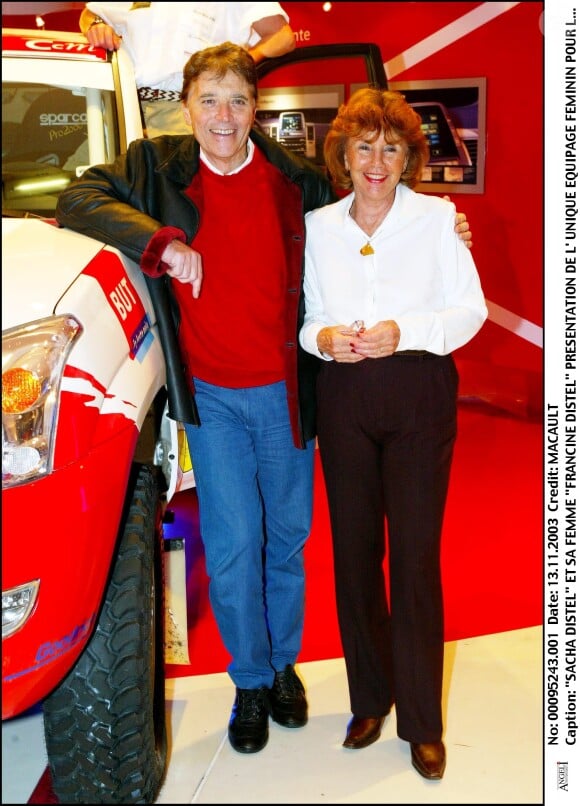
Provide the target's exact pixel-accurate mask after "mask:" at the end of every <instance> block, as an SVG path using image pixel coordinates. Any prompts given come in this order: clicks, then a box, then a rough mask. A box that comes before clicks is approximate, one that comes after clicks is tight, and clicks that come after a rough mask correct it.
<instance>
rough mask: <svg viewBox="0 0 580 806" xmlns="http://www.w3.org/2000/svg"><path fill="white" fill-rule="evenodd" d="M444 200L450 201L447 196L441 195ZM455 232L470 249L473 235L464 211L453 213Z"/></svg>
mask: <svg viewBox="0 0 580 806" xmlns="http://www.w3.org/2000/svg"><path fill="white" fill-rule="evenodd" d="M443 198H444V199H445V201H451V199H450V198H449V196H443ZM455 232H456V233H457V234H458V235H459V237H460V238H461V240H462V241H463V243H464V244H465V246H467V248H468V249H471V247H472V246H473V240H472V238H473V235H472V234H471V232H470V231H469V221H468V220H467V216H466V215H465V213H456V214H455Z"/></svg>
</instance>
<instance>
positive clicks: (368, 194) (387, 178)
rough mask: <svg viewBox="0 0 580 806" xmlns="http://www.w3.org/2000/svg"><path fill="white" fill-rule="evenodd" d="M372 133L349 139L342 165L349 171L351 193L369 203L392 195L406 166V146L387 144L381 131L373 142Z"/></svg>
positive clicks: (400, 141)
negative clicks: (351, 185) (352, 189)
mask: <svg viewBox="0 0 580 806" xmlns="http://www.w3.org/2000/svg"><path fill="white" fill-rule="evenodd" d="M374 136H375V132H370V133H369V134H367V135H363V136H362V137H349V138H348V140H347V142H346V150H345V157H344V162H345V165H346V168H347V170H349V171H350V178H351V179H352V184H353V187H354V192H355V193H356V194H357V195H358V196H362V197H364V198H365V199H368V200H369V201H371V200H374V201H383V200H386V199H387V198H388V197H389V196H390V195H391V194H393V193H394V192H395V188H396V187H397V185H398V183H399V180H400V178H401V174H402V173H403V171H404V170H405V168H406V167H407V146H406V144H405V143H404V142H403V141H402V140H399V141H397V142H392V141H391V142H387V140H386V139H385V134H384V132H381V133H380V135H379V136H378V137H377V138H376V140H374V142H372V139H373V138H374Z"/></svg>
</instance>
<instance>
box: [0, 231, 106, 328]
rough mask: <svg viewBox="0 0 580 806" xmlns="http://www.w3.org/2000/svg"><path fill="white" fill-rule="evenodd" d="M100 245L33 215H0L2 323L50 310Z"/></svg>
mask: <svg viewBox="0 0 580 806" xmlns="http://www.w3.org/2000/svg"><path fill="white" fill-rule="evenodd" d="M102 248H103V244H102V243H101V242H100V241H95V240H93V239H92V238H88V237H86V236H85V235H80V234H79V233H76V232H72V231H71V230H67V229H62V228H60V227H58V226H57V225H56V223H55V222H54V221H53V222H50V221H45V220H42V219H34V218H3V219H2V329H3V330H7V329H8V328H12V327H16V326H17V325H22V324H25V323H27V322H33V321H35V320H37V319H43V318H44V317H46V316H51V315H52V314H53V313H54V310H55V308H56V306H57V303H58V301H59V299H60V298H61V297H62V295H63V294H64V293H65V292H66V290H67V288H69V287H70V285H71V284H72V283H73V282H74V280H75V279H76V278H77V277H78V275H79V274H80V273H81V272H82V270H83V269H84V268H85V266H86V265H87V264H88V263H89V262H90V261H91V260H92V259H93V258H94V256H95V255H96V254H97V253H98V252H99V251H100V250H101V249H102Z"/></svg>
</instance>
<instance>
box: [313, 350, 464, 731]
mask: <svg viewBox="0 0 580 806" xmlns="http://www.w3.org/2000/svg"><path fill="white" fill-rule="evenodd" d="M457 387H458V377H457V371H456V368H455V363H454V361H453V358H452V357H451V356H434V355H432V354H430V353H427V354H426V355H424V356H391V357H388V358H382V359H375V360H373V359H366V360H365V361H361V362H359V363H357V364H340V363H336V362H334V361H332V362H327V363H324V365H323V366H322V368H321V371H320V374H319V377H318V444H319V448H320V458H321V462H322V468H323V472H324V478H325V483H326V490H327V496H328V504H329V512H330V521H331V528H332V538H333V547H334V572H335V584H336V602H337V611H338V620H339V626H340V634H341V639H342V646H343V651H344V657H345V663H346V671H347V677H348V686H349V694H350V705H351V710H352V712H353V713H354V714H356V715H357V716H362V717H369V716H381V715H383V714H387V713H388V712H389V709H390V707H391V704H392V703H393V702H394V703H395V707H396V714H397V733H398V735H399V737H400V738H401V739H405V740H407V741H409V742H433V741H438V740H439V739H440V738H441V735H442V730H443V725H442V713H441V711H442V709H441V696H442V683H443V646H444V642H443V641H444V639H443V594H442V585H441V569H440V547H441V532H442V525H443V515H444V509H445V501H446V497H447V489H448V484H449V474H450V468H451V460H452V455H453V446H454V443H455V437H456V431H457ZM387 547H388V576H387V578H386V579H385V573H384V568H385V567H386V565H387V563H386V562H385V552H386V549H387Z"/></svg>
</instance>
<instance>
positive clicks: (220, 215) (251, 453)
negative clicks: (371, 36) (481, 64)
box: [56, 42, 471, 753]
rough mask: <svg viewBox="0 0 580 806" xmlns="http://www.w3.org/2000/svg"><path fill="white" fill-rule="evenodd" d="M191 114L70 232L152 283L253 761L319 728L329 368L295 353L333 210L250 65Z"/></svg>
mask: <svg viewBox="0 0 580 806" xmlns="http://www.w3.org/2000/svg"><path fill="white" fill-rule="evenodd" d="M181 97H182V105H183V113H184V117H185V119H186V121H187V123H188V124H189V125H190V127H191V130H192V132H193V135H194V136H193V137H192V136H191V135H189V136H164V137H158V138H155V139H154V140H150V139H143V140H139V141H136V142H134V143H132V144H131V145H130V147H129V149H128V152H127V155H126V156H125V157H122V158H120V159H119V160H118V161H117V162H116V163H115V164H114V165H113V166H110V165H100V166H93V167H92V168H89V169H88V170H87V171H86V172H85V173H84V174H83V176H82V177H81V178H80V179H78V180H77V181H76V182H75V183H73V184H72V185H71V186H69V187H68V188H67V189H66V190H65V191H64V192H63V193H62V194H61V196H60V198H59V203H58V207H57V212H56V215H57V219H58V221H59V223H60V224H62V225H64V226H67V227H71V228H72V229H74V230H77V231H79V232H83V233H85V234H87V235H91V236H92V237H96V238H99V239H102V240H104V241H106V242H107V243H109V244H111V245H112V246H115V247H117V248H118V249H120V250H121V251H122V252H124V253H125V254H126V255H128V256H129V257H131V258H132V259H133V260H136V261H137V262H138V263H139V264H140V266H141V269H142V270H143V272H144V273H145V275H146V277H147V281H148V285H149V288H150V291H151V296H152V300H153V304H154V306H155V312H156V316H157V321H158V325H159V330H160V335H161V337H162V341H163V348H164V354H165V359H166V364H167V387H168V396H169V403H170V416H172V417H174V418H175V419H178V420H182V421H183V422H185V423H186V428H187V436H188V441H189V447H190V452H191V456H192V462H193V466H194V468H195V476H196V484H197V493H198V498H199V504H200V527H201V537H202V541H203V544H204V549H205V558H206V569H207V573H208V575H209V578H210V585H209V595H210V601H211V604H212V608H213V612H214V615H215V617H216V621H217V624H218V627H219V630H220V634H221V637H222V639H223V641H224V644H225V646H226V648H227V649H228V651H229V653H230V654H231V658H232V660H231V663H230V664H229V666H228V672H229V674H230V677H231V678H232V681H233V682H234V684H235V686H236V696H235V701H234V706H233V710H232V715H231V719H230V723H229V731H228V733H229V739H230V743H231V745H232V747H233V748H234V749H235V750H237V751H238V752H242V753H254V752H257V751H259V750H261V749H262V748H263V747H264V746H265V744H266V742H267V741H268V724H269V720H268V716H269V714H270V715H271V716H272V718H273V719H274V720H275V721H276V722H277V723H279V724H281V725H283V726H285V727H288V728H298V727H301V726H303V725H305V724H306V722H307V719H308V706H307V701H306V696H305V692H304V687H303V685H302V682H301V680H300V678H299V677H298V675H297V673H296V670H295V668H294V665H295V662H296V659H297V656H298V653H299V651H300V646H301V641H302V630H303V622H304V545H305V542H306V539H307V537H308V533H309V531H310V525H311V516H312V495H313V474H314V462H313V457H314V436H315V430H314V429H315V398H314V383H315V377H316V372H317V370H318V365H319V362H318V359H317V358H315V357H314V356H312V355H308V354H307V353H306V352H305V351H303V350H302V349H301V348H299V345H298V338H297V336H298V331H299V329H300V327H301V324H302V321H303V317H304V297H303V289H302V278H303V259H304V235H305V224H304V213H306V212H308V211H309V210H313V209H315V208H318V207H321V206H324V205H326V204H328V203H329V202H330V201H332V200H333V199H334V194H333V192H332V189H331V186H330V184H329V182H328V180H327V179H326V178H325V176H324V175H323V174H321V173H319V172H318V171H317V169H316V168H314V167H313V166H312V165H311V164H310V163H309V162H308V161H307V160H303V159H301V158H300V157H297V156H296V155H294V154H291V153H289V152H287V151H286V150H285V149H284V148H283V147H282V146H280V145H279V144H278V143H276V142H275V141H273V140H272V139H270V138H269V137H266V136H265V135H264V134H263V133H262V132H261V131H260V130H259V129H258V128H257V127H254V121H255V113H256V102H257V75H256V68H255V63H254V61H253V59H252V57H251V56H250V54H249V53H248V51H247V50H245V49H244V48H242V47H240V46H238V45H235V44H232V43H229V42H226V43H223V44H221V45H217V46H214V47H211V48H207V49H205V50H203V51H199V52H197V53H194V54H193V55H192V56H191V57H190V59H189V60H188V62H187V64H186V65H185V68H184V71H183V89H182V94H181ZM463 218H464V217H463ZM461 229H462V230H463V231H464V237H466V238H468V237H470V236H471V233H469V232H465V230H467V229H468V227H467V223H464V224H463V225H462V226H461ZM190 244H191V246H190ZM192 247H193V248H192ZM202 259H203V264H202ZM202 281H203V282H202ZM176 307H177V309H178V311H179V322H178V323H175V322H174V319H173V316H172V311H174V310H175V308H176ZM177 328H179V341H178V338H177ZM183 366H184V367H185V374H184V373H183V372H182V367H183Z"/></svg>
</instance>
